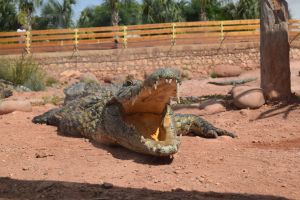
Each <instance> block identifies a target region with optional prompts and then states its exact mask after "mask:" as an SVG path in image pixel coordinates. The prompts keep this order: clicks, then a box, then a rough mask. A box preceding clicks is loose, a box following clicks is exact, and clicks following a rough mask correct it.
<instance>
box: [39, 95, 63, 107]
mask: <svg viewBox="0 0 300 200" xmlns="http://www.w3.org/2000/svg"><path fill="white" fill-rule="evenodd" d="M42 99H43V101H44V105H45V104H48V103H50V104H53V105H56V106H57V105H61V104H62V102H63V100H64V98H62V97H59V96H56V95H53V96H44V97H42Z"/></svg>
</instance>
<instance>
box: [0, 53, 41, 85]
mask: <svg viewBox="0 0 300 200" xmlns="http://www.w3.org/2000/svg"><path fill="white" fill-rule="evenodd" d="M0 78H1V79H4V80H7V81H10V82H12V83H13V84H15V85H23V86H25V87H28V88H29V89H31V90H34V91H39V90H43V89H45V74H44V72H43V71H42V69H41V68H40V67H39V65H38V63H37V62H35V61H34V60H33V59H32V58H30V57H21V58H20V59H17V60H12V59H1V60H0Z"/></svg>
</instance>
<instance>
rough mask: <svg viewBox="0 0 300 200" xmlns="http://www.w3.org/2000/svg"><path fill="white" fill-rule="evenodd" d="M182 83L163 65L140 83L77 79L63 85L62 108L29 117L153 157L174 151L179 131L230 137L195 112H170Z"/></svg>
mask: <svg viewBox="0 0 300 200" xmlns="http://www.w3.org/2000/svg"><path fill="white" fill-rule="evenodd" d="M180 82H181V81H180V73H179V72H178V71H177V70H174V69H169V68H166V69H159V70H157V71H155V72H154V73H153V74H151V75H150V76H149V77H148V78H147V79H146V80H145V81H144V82H142V81H137V80H128V81H126V82H125V83H124V84H123V85H109V86H100V85H98V84H96V83H79V84H76V85H73V86H71V87H70V88H67V89H66V90H65V94H66V99H65V105H64V106H63V107H61V108H56V109H53V110H50V111H48V112H46V113H44V114H43V115H40V116H37V117H35V118H34V119H33V122H34V123H46V124H49V125H54V126H57V127H58V131H59V132H61V133H63V134H66V135H72V136H84V137H87V138H89V139H92V140H94V141H95V142H98V143H106V144H119V145H121V146H123V147H125V148H128V149H130V150H133V151H136V152H139V153H143V154H149V155H153V156H170V155H173V154H175V153H176V152H177V151H178V148H179V145H180V138H181V137H180V135H182V134H187V133H193V134H195V135H198V136H202V137H207V138H216V137H217V136H220V135H228V136H231V137H234V134H232V133H230V132H227V131H225V130H221V129H218V128H216V127H214V126H213V125H211V124H210V123H208V122H207V121H205V120H203V119H202V118H200V117H198V116H195V115H181V114H174V113H173V111H172V109H171V107H170V105H169V103H170V97H174V96H176V94H177V88H178V84H179V83H180Z"/></svg>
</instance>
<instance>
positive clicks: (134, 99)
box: [131, 97, 137, 106]
mask: <svg viewBox="0 0 300 200" xmlns="http://www.w3.org/2000/svg"><path fill="white" fill-rule="evenodd" d="M136 99H137V97H134V98H133V100H132V101H131V105H132V106H133V105H134V104H135V102H136Z"/></svg>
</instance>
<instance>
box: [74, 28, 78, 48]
mask: <svg viewBox="0 0 300 200" xmlns="http://www.w3.org/2000/svg"><path fill="white" fill-rule="evenodd" d="M74 34H75V35H74V51H76V52H77V51H78V44H79V41H78V38H79V34H78V28H76V29H74Z"/></svg>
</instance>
